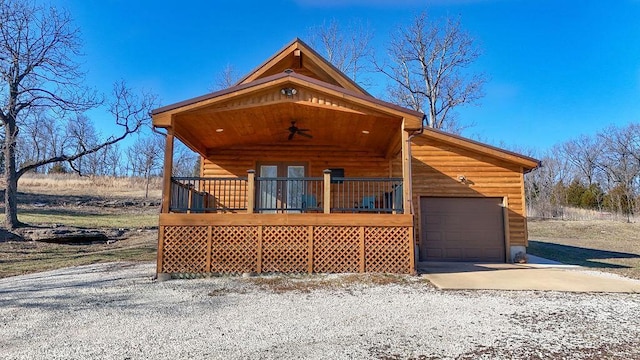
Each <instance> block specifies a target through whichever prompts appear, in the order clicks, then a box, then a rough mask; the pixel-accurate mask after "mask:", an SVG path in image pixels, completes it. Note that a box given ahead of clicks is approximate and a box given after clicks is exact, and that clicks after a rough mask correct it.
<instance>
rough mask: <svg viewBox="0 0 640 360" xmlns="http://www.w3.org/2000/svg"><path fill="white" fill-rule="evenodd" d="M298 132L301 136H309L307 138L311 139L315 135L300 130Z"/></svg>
mask: <svg viewBox="0 0 640 360" xmlns="http://www.w3.org/2000/svg"><path fill="white" fill-rule="evenodd" d="M297 134H298V135H300V136H304V137H307V138H309V139H311V138H312V137H313V136H311V135H310V134H307V133H303V132H300V131H298V133H297Z"/></svg>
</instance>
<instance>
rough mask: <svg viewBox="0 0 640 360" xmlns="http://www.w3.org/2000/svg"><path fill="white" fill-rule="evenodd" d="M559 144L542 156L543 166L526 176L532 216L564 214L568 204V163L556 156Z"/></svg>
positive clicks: (527, 198)
mask: <svg viewBox="0 0 640 360" xmlns="http://www.w3.org/2000/svg"><path fill="white" fill-rule="evenodd" d="M557 153H558V148H557V146H556V147H554V148H552V149H551V150H550V151H548V152H547V153H546V154H545V155H544V156H543V157H542V160H541V161H542V166H541V167H539V168H537V169H535V170H534V171H532V172H530V173H528V174H527V175H526V176H525V196H526V200H527V206H528V213H529V215H530V216H540V217H545V218H546V217H557V216H562V215H563V211H562V207H563V206H564V205H565V204H566V192H565V191H564V190H565V189H564V184H566V183H567V181H568V176H569V172H568V163H567V161H566V159H564V158H562V157H558V156H556V155H557Z"/></svg>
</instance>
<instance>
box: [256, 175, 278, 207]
mask: <svg viewBox="0 0 640 360" xmlns="http://www.w3.org/2000/svg"><path fill="white" fill-rule="evenodd" d="M258 176H259V177H263V178H264V177H266V178H276V177H278V166H277V165H261V166H260V173H259V174H258ZM258 187H259V189H258V191H259V194H260V195H259V197H258V204H257V205H258V209H260V210H259V211H260V212H262V213H275V212H276V209H278V208H279V201H278V195H279V194H278V192H279V191H278V181H277V180H261V181H260V183H259V185H258Z"/></svg>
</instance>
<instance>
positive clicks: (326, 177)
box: [322, 169, 331, 214]
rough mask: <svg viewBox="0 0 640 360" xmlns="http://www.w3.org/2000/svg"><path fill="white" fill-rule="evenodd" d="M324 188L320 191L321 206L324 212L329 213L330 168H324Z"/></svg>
mask: <svg viewBox="0 0 640 360" xmlns="http://www.w3.org/2000/svg"><path fill="white" fill-rule="evenodd" d="M322 174H323V175H324V189H323V191H322V207H323V210H324V211H323V212H324V213H325V214H330V213H331V170H329V169H324V171H323V172H322Z"/></svg>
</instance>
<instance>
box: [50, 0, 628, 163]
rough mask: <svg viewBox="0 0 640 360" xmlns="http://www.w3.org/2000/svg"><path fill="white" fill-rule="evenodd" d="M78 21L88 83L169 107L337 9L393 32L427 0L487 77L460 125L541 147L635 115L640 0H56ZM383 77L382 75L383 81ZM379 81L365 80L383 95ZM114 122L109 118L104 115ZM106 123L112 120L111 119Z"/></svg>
mask: <svg viewBox="0 0 640 360" xmlns="http://www.w3.org/2000/svg"><path fill="white" fill-rule="evenodd" d="M56 4H61V5H62V6H64V7H66V8H67V9H68V10H69V11H70V12H71V14H72V16H73V18H74V20H75V22H76V25H77V26H78V27H79V28H80V29H81V31H82V39H83V41H84V52H85V54H86V56H85V57H84V59H83V62H84V66H85V68H86V69H87V71H88V78H87V82H88V84H90V85H92V86H95V87H97V88H98V89H99V90H101V91H108V90H109V89H110V87H111V84H112V83H113V82H114V81H116V80H119V79H125V80H126V81H127V82H128V83H129V85H131V86H134V87H137V88H140V87H144V88H147V89H149V90H151V91H153V92H155V93H156V94H158V95H159V97H160V100H161V104H162V105H166V104H170V103H174V102H178V101H181V100H185V99H188V98H191V97H195V96H199V95H202V94H205V93H207V92H209V91H210V90H211V88H212V87H213V85H214V82H215V77H216V75H217V74H219V73H220V71H221V70H222V69H223V68H224V67H225V66H227V65H233V67H234V68H235V69H237V70H238V71H239V72H240V73H242V74H245V73H246V72H249V71H250V70H252V69H253V68H254V67H255V66H257V65H259V64H260V63H261V62H263V61H264V60H266V59H267V58H268V57H269V56H271V55H273V54H274V53H275V52H276V51H278V50H279V49H281V48H282V47H283V46H284V45H285V44H287V43H288V42H289V41H291V40H292V39H294V38H295V37H300V38H301V39H303V40H305V39H306V38H308V34H309V28H310V27H312V26H316V25H319V24H322V23H323V21H329V20H331V19H335V20H337V21H338V22H340V23H342V24H345V25H346V24H347V23H348V22H349V21H352V20H354V19H358V20H360V21H363V22H367V23H369V24H370V27H371V28H372V29H373V31H374V33H375V39H374V44H375V45H376V47H377V48H378V50H379V51H380V53H382V52H383V50H384V49H383V46H384V43H385V42H386V41H387V40H388V37H389V33H390V32H392V31H394V29H396V28H397V27H398V26H399V25H402V24H403V23H408V22H409V21H411V19H412V18H413V17H414V16H415V15H416V14H417V13H419V12H420V11H422V10H426V11H427V12H428V13H429V16H430V17H431V18H433V19H437V18H440V17H442V16H460V19H461V21H462V26H463V27H464V29H465V30H467V31H468V32H469V33H471V35H472V36H473V37H474V38H475V39H476V41H477V43H478V45H479V46H480V47H481V49H482V52H483V55H482V56H481V57H480V58H479V59H478V60H477V61H476V63H475V64H474V66H473V69H472V70H474V71H478V72H484V73H486V74H487V75H488V76H489V79H490V80H489V81H488V83H487V84H486V86H485V93H486V96H485V97H484V98H483V99H481V101H480V103H479V105H477V106H470V107H466V108H462V109H460V110H459V111H458V118H459V120H460V122H462V123H466V124H469V123H474V124H475V125H474V126H473V127H471V128H469V129H467V130H465V131H464V133H463V135H465V136H470V137H474V138H479V139H481V140H484V141H488V142H491V143H494V144H500V143H503V144H507V145H509V146H516V147H519V148H526V149H533V150H535V152H536V153H542V152H543V151H544V150H546V149H548V148H550V147H551V146H552V145H554V144H556V143H559V142H562V141H564V140H567V139H570V138H574V137H577V136H578V135H580V134H595V133H596V132H598V131H600V130H602V129H604V128H605V127H606V126H608V125H611V124H617V125H624V124H627V123H629V122H640V1H639V0H620V1H589V0H587V1H562V0H537V1H534V0H530V1H525V0H521V1H518V0H515V1H508V0H502V1H501V0H495V1H492V0H486V1H483V0H449V1H446V0H436V1H430V2H429V1H417V0H404V1H403V0H395V1H392V0H320V1H316V0H292V1H246V0H245V1H204V0H201V1H182V2H178V1H164V0H154V1H148V0H138V1H134V0H102V1H77V0H59V1H57V2H56ZM379 85H381V84H379ZM382 89H383V87H382V86H377V87H373V88H370V89H369V90H370V91H371V92H372V94H374V95H376V96H379V97H383V90H382ZM99 121H101V122H104V123H105V124H106V123H108V122H109V121H110V120H109V119H108V118H104V119H99ZM105 129H106V130H105V131H108V129H109V128H108V127H106V125H105Z"/></svg>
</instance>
